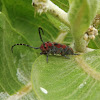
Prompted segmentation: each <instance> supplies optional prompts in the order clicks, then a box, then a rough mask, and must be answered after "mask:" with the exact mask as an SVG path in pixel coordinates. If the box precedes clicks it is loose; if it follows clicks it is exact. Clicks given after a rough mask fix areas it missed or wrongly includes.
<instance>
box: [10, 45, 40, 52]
mask: <svg viewBox="0 0 100 100" xmlns="http://www.w3.org/2000/svg"><path fill="white" fill-rule="evenodd" d="M16 45H24V46H27V47H30V48H34V49H40V47H32V46H30V45H28V44H21V43H19V44H14V45H13V46H12V47H11V51H12V53H13V47H14V46H16Z"/></svg>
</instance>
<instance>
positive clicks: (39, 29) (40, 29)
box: [38, 27, 44, 44]
mask: <svg viewBox="0 0 100 100" xmlns="http://www.w3.org/2000/svg"><path fill="white" fill-rule="evenodd" d="M38 31H39V36H40V40H41V41H42V42H43V40H42V36H41V31H42V33H43V34H44V31H43V29H42V28H41V27H39V28H38ZM43 44H44V42H43Z"/></svg>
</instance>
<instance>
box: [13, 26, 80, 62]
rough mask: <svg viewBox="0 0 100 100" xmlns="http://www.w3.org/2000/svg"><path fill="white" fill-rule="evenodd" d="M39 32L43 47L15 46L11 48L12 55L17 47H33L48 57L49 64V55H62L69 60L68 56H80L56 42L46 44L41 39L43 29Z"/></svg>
mask: <svg viewBox="0 0 100 100" xmlns="http://www.w3.org/2000/svg"><path fill="white" fill-rule="evenodd" d="M38 31H39V36H40V40H41V41H42V45H41V46H40V47H32V46H30V45H27V44H22V43H19V44H14V45H13V46H12V47H11V51H12V53H13V47H14V46H16V45H24V46H27V47H31V48H34V49H40V50H41V51H42V52H41V53H40V54H45V55H47V62H48V56H49V54H52V55H54V54H60V55H61V56H64V57H66V58H69V57H67V56H66V55H78V54H75V53H74V52H73V49H72V48H71V47H69V46H67V45H62V44H59V43H55V42H44V41H43V40H42V37H41V31H42V33H43V34H44V31H43V29H42V28H41V27H39V28H38Z"/></svg>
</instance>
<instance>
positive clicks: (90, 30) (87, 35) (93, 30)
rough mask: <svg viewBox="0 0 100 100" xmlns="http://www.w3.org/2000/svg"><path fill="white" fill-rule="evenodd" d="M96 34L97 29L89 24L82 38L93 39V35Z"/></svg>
mask: <svg viewBox="0 0 100 100" xmlns="http://www.w3.org/2000/svg"><path fill="white" fill-rule="evenodd" d="M96 35H98V30H97V29H96V28H94V27H93V26H90V27H89V28H88V30H87V31H86V32H85V35H84V40H86V41H89V40H90V39H93V40H94V39H95V36H96Z"/></svg>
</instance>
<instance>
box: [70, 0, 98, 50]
mask: <svg viewBox="0 0 100 100" xmlns="http://www.w3.org/2000/svg"><path fill="white" fill-rule="evenodd" d="M97 7H98V1H97V0H91V1H90V0H74V1H73V2H72V4H71V6H70V9H69V13H68V18H69V21H70V24H71V31H72V34H73V37H74V40H75V49H76V51H80V52H85V50H86V44H85V41H84V40H83V36H84V33H85V32H86V30H87V29H88V27H89V26H90V24H91V23H92V21H93V18H94V17H95V15H96V12H97Z"/></svg>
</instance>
